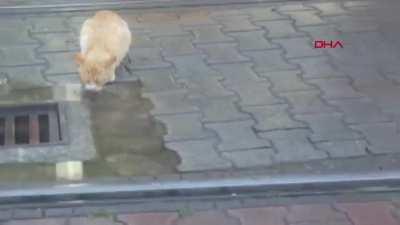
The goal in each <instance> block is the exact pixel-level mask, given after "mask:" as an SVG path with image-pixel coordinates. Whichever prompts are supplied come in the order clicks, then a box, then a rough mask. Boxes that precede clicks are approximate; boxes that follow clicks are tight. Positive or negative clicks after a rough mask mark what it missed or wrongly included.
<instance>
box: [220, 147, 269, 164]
mask: <svg viewBox="0 0 400 225" xmlns="http://www.w3.org/2000/svg"><path fill="white" fill-rule="evenodd" d="M273 152H274V150H273V149H272V148H261V149H249V150H244V151H234V152H223V153H222V157H224V158H226V159H229V160H230V161H231V162H232V163H233V164H234V165H235V167H237V168H254V167H259V166H270V165H272V164H273V162H272V155H273Z"/></svg>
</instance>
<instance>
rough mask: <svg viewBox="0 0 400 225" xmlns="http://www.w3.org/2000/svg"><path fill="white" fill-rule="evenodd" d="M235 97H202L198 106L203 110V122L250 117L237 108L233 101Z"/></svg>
mask: <svg viewBox="0 0 400 225" xmlns="http://www.w3.org/2000/svg"><path fill="white" fill-rule="evenodd" d="M236 101H237V99H234V98H232V97H228V98H213V99H203V100H201V101H200V103H199V108H201V109H202V112H203V119H202V121H203V122H224V121H233V120H244V119H250V116H249V115H248V114H246V113H242V112H240V111H239V110H238V108H237V106H236V105H235V102H236Z"/></svg>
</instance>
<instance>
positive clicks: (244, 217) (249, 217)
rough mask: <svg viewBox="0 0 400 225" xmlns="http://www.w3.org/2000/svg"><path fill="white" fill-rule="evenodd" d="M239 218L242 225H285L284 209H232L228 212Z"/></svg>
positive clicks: (285, 212) (285, 211)
mask: <svg viewBox="0 0 400 225" xmlns="http://www.w3.org/2000/svg"><path fill="white" fill-rule="evenodd" d="M228 213H229V214H231V215H232V216H234V217H237V218H239V220H240V222H241V223H242V225H285V224H286V223H285V216H286V214H287V210H286V209H285V208H284V207H279V206H278V207H266V208H248V209H233V210H229V211H228Z"/></svg>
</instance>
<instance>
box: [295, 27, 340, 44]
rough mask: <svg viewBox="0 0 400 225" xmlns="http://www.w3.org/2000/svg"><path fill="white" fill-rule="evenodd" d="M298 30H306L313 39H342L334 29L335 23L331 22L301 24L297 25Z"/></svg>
mask: <svg viewBox="0 0 400 225" xmlns="http://www.w3.org/2000/svg"><path fill="white" fill-rule="evenodd" d="M299 30H300V31H303V32H307V33H308V34H309V35H310V36H311V37H312V38H313V39H314V40H325V41H330V40H333V41H337V40H340V41H342V36H341V35H340V33H339V32H338V30H337V29H336V27H335V25H332V24H324V25H315V26H302V27H299Z"/></svg>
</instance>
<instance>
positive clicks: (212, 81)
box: [179, 77, 234, 99]
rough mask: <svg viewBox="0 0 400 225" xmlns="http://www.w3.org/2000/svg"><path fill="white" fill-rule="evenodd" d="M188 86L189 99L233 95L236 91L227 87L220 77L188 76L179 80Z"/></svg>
mask: <svg viewBox="0 0 400 225" xmlns="http://www.w3.org/2000/svg"><path fill="white" fill-rule="evenodd" d="M179 82H182V84H184V85H185V86H186V87H187V88H188V92H189V93H188V96H187V97H188V99H202V98H215V97H226V96H232V95H234V93H233V92H232V91H230V90H227V89H225V88H224V87H223V86H222V85H221V83H220V78H218V77H188V78H182V79H180V80H179Z"/></svg>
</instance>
